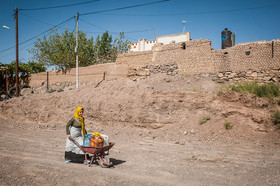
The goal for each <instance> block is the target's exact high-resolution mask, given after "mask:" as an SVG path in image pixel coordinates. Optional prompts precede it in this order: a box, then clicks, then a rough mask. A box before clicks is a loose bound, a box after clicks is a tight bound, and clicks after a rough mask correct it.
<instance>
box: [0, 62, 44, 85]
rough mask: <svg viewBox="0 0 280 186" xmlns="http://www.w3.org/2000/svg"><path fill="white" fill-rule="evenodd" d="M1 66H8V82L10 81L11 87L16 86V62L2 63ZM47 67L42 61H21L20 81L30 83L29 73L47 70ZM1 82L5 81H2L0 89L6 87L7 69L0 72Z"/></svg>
mask: <svg viewBox="0 0 280 186" xmlns="http://www.w3.org/2000/svg"><path fill="white" fill-rule="evenodd" d="M0 65H1V66H4V67H7V71H8V82H9V87H12V86H15V83H16V63H15V61H13V62H12V63H10V64H0ZM46 70H47V68H46V67H45V66H44V65H43V64H40V63H36V62H33V61H32V62H28V63H19V66H18V72H19V78H20V83H21V81H22V83H27V84H28V83H29V74H33V73H39V72H45V71H46ZM0 82H4V83H3V84H2V83H1V87H0V89H1V90H2V89H4V88H5V87H6V73H5V71H1V72H0Z"/></svg>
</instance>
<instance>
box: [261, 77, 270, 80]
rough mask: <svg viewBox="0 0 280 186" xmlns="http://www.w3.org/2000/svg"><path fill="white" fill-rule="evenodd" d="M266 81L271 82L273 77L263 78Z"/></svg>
mask: <svg viewBox="0 0 280 186" xmlns="http://www.w3.org/2000/svg"><path fill="white" fill-rule="evenodd" d="M263 80H264V81H270V80H271V77H265V78H263Z"/></svg>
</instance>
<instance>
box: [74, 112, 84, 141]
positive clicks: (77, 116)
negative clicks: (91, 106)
mask: <svg viewBox="0 0 280 186" xmlns="http://www.w3.org/2000/svg"><path fill="white" fill-rule="evenodd" d="M81 110H84V108H83V107H77V109H76V112H75V114H74V117H75V118H78V119H79V120H80V121H81V125H82V133H83V137H84V136H85V134H86V129H85V123H84V118H83V117H81V116H79V112H80V111H81Z"/></svg>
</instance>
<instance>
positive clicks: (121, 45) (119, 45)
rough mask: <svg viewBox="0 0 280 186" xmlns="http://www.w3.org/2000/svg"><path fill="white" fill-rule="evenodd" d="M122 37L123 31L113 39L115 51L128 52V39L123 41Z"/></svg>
mask: <svg viewBox="0 0 280 186" xmlns="http://www.w3.org/2000/svg"><path fill="white" fill-rule="evenodd" d="M124 38H125V37H124V32H121V33H120V36H119V38H116V39H115V40H114V50H115V51H116V53H117V54H121V53H127V52H128V49H129V47H130V45H129V41H128V40H125V41H124Z"/></svg>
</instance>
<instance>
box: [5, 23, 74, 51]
mask: <svg viewBox="0 0 280 186" xmlns="http://www.w3.org/2000/svg"><path fill="white" fill-rule="evenodd" d="M72 18H73V17H71V18H69V19H67V20H65V21H63V22H61V23H59V24H58V25H55V26H53V27H52V28H50V29H48V30H46V31H44V32H42V33H40V34H38V35H36V36H34V37H32V38H30V39H27V40H25V41H23V42H21V43H19V45H22V44H24V43H27V42H28V41H31V40H33V39H34V38H36V37H39V36H40V35H42V34H44V33H46V32H49V31H50V30H52V29H53V28H55V27H58V26H60V25H62V24H64V23H66V22H68V21H69V20H71V19H72ZM15 47H16V46H13V47H10V48H7V49H4V50H2V51H0V53H3V52H6V51H8V50H10V49H13V48H15Z"/></svg>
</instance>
